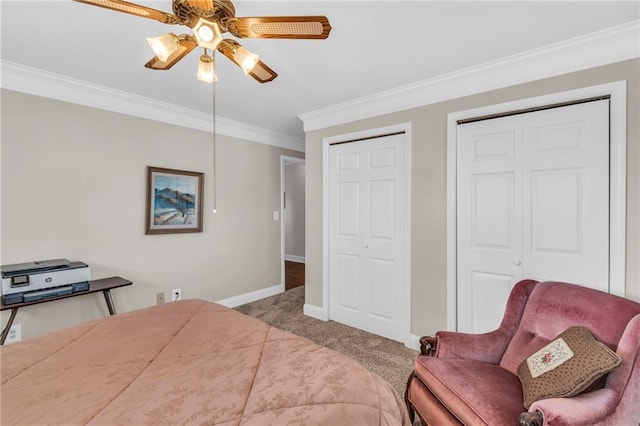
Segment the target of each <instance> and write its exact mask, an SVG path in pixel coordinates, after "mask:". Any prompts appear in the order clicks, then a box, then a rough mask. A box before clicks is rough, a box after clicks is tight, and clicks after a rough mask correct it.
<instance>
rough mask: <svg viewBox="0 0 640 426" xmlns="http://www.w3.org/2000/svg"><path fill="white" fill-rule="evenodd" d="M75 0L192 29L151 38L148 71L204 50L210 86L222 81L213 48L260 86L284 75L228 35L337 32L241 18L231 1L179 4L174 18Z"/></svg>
mask: <svg viewBox="0 0 640 426" xmlns="http://www.w3.org/2000/svg"><path fill="white" fill-rule="evenodd" d="M74 1H77V2H80V3H87V4H91V5H94V6H100V7H104V8H106V9H111V10H115V11H116V12H124V13H129V14H131V15H136V16H141V17H143V18H148V19H153V20H156V21H160V22H162V23H165V24H171V25H185V26H187V27H189V28H191V30H192V31H193V35H191V34H180V35H175V34H174V33H167V34H163V35H161V36H158V37H155V38H147V41H148V42H149V45H150V46H151V49H152V50H153V51H154V53H155V54H156V56H154V57H153V58H151V60H150V61H149V62H147V63H146V64H145V67H147V68H151V69H155V70H168V69H169V68H171V67H172V66H174V65H175V64H176V63H177V62H178V61H179V60H181V59H182V58H184V57H185V56H186V55H187V54H188V53H189V52H191V51H192V50H193V49H195V48H196V47H197V46H200V47H202V48H204V54H203V55H202V56H200V62H199V66H198V73H197V76H198V79H199V80H202V81H206V82H209V83H211V82H214V81H216V80H217V78H216V75H215V69H214V62H213V58H212V57H211V56H209V54H208V53H207V50H211V52H212V56H213V53H215V51H216V50H217V51H219V52H220V53H222V54H223V55H224V56H226V57H227V58H229V59H230V60H231V61H232V62H233V63H235V64H236V65H238V66H239V67H240V68H242V70H243V71H244V72H245V74H248V75H250V76H251V77H253V78H255V79H256V80H257V81H258V82H260V83H267V82H269V81H272V80H273V79H275V78H276V77H277V76H278V74H276V72H275V71H273V70H272V69H271V68H269V67H268V66H267V65H266V64H265V63H264V62H262V61H261V60H260V59H259V57H258V55H256V54H255V53H252V52H250V51H248V50H247V49H246V48H244V47H243V46H242V45H241V44H240V43H238V42H237V41H235V40H233V39H230V38H223V36H222V34H224V33H226V32H229V33H231V34H232V35H234V36H235V37H238V38H283V39H326V38H327V37H328V36H329V32H330V31H331V25H329V20H328V19H327V18H326V17H325V16H262V17H236V16H235V14H236V12H235V7H234V6H233V3H232V2H231V1H230V0H173V1H172V9H173V14H171V13H167V12H163V11H161V10H156V9H152V8H150V7H147V6H142V5H139V4H135V3H129V2H126V1H122V0H74Z"/></svg>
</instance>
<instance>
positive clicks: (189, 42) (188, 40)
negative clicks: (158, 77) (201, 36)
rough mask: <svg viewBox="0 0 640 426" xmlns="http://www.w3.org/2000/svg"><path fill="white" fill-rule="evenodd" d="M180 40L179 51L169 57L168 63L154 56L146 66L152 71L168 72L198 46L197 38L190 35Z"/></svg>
mask: <svg viewBox="0 0 640 426" xmlns="http://www.w3.org/2000/svg"><path fill="white" fill-rule="evenodd" d="M178 40H180V46H178V50H176V51H175V52H173V54H172V55H171V56H169V58H168V59H167V61H166V62H163V61H161V60H160V58H158V57H157V56H154V57H153V58H151V60H150V61H149V62H147V63H146V64H144V66H145V67H147V68H151V69H152V70H168V69H169V68H171V67H172V66H174V65H175V64H176V63H177V62H178V61H179V60H180V59H182V58H184V57H185V56H187V54H188V53H189V52H191V51H192V50H193V49H195V48H196V46H198V43H197V42H196V39H195V37H193V36H190V35H188V34H181V35H179V36H178Z"/></svg>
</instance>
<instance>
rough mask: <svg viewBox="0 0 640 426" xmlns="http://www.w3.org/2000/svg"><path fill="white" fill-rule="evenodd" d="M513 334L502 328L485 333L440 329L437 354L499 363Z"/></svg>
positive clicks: (445, 356)
mask: <svg viewBox="0 0 640 426" xmlns="http://www.w3.org/2000/svg"><path fill="white" fill-rule="evenodd" d="M510 338H511V336H510V335H507V334H506V333H504V332H503V331H502V330H501V329H498V330H495V331H491V332H489V333H483V334H471V333H458V332H453V331H439V332H438V333H436V339H437V344H436V350H435V356H437V357H438V358H468V359H475V360H478V361H485V362H489V363H491V364H499V363H500V359H502V355H503V354H504V351H505V350H506V349H507V346H508V345H509V341H510Z"/></svg>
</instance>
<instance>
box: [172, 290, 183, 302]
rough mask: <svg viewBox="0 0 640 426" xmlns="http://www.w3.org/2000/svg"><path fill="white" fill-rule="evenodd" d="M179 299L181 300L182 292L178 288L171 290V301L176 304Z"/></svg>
mask: <svg viewBox="0 0 640 426" xmlns="http://www.w3.org/2000/svg"><path fill="white" fill-rule="evenodd" d="M180 299H182V290H181V289H179V288H174V289H173V290H171V301H172V302H177V301H178V300H180Z"/></svg>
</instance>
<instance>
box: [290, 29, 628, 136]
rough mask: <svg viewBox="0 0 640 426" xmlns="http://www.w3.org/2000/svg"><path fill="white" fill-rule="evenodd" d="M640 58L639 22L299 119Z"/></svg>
mask: <svg viewBox="0 0 640 426" xmlns="http://www.w3.org/2000/svg"><path fill="white" fill-rule="evenodd" d="M638 57H640V20H635V21H631V22H628V23H625V24H621V25H616V26H614V27H610V28H606V29H604V30H601V31H596V32H593V33H589V34H586V35H583V36H579V37H574V38H571V39H568V40H565V41H562V42H559V43H554V44H551V45H548V46H544V47H541V48H537V49H532V50H529V51H526V52H523V53H519V54H515V55H511V56H508V57H505V58H502V59H499V60H496V61H491V62H487V63H484V64H481V65H477V66H473V67H469V68H465V69H462V70H459V71H455V72H452V73H449V74H444V75H441V76H437V77H434V78H431V79H427V80H423V81H421V82H417V83H412V84H408V85H405V86H401V87H398V88H396V89H392V90H386V91H383V92H379V93H376V94H374V95H370V96H365V97H362V98H357V99H354V100H352V101H348V102H344V103H341V104H337V105H333V106H330V107H327V108H323V109H319V110H315V111H311V112H307V113H304V114H300V115H299V116H298V117H299V118H300V119H301V120H302V121H303V123H304V131H305V132H310V131H313V130H319V129H324V128H327V127H331V126H336V125H339V124H345V123H350V122H353V121H357V120H362V119H366V118H371V117H376V116H380V115H384V114H390V113H394V112H398V111H403V110H407V109H410V108H416V107H421V106H425V105H430V104H434V103H437V102H442V101H446V100H450V99H456V98H460V97H464V96H469V95H474V94H477V93H483V92H487V91H490V90H496V89H502V88H504V87H509V86H514V85H517V84H522V83H527V82H530V81H535V80H540V79H543V78H549V77H554V76H557V75H561V74H567V73H571V72H575V71H580V70H584V69H588V68H593V67H597V66H601V65H607V64H612V63H615V62H621V61H625V60H628V59H633V58H638Z"/></svg>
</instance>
